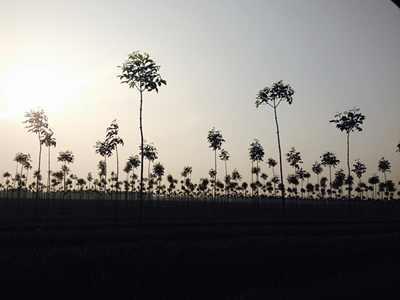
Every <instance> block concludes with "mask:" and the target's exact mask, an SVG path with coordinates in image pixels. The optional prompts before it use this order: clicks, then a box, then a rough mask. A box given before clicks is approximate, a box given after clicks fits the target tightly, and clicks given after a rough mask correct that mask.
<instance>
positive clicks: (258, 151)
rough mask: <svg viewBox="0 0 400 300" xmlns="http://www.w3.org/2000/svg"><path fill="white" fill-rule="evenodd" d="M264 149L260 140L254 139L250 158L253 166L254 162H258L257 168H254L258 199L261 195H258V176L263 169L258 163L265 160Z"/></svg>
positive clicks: (250, 149)
mask: <svg viewBox="0 0 400 300" xmlns="http://www.w3.org/2000/svg"><path fill="white" fill-rule="evenodd" d="M264 154H265V152H264V148H263V147H262V146H261V144H260V142H259V141H258V139H254V140H253V142H252V143H251V144H250V148H249V156H250V160H251V164H252V165H253V163H254V162H256V167H255V168H252V174H256V178H257V180H256V185H257V197H258V195H259V193H258V183H257V182H259V180H258V174H259V173H260V171H261V169H260V168H259V167H258V163H259V162H260V161H262V160H263V158H264ZM251 178H252V181H253V175H252V177H251Z"/></svg>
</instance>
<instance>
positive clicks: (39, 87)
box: [5, 67, 84, 112]
mask: <svg viewBox="0 0 400 300" xmlns="http://www.w3.org/2000/svg"><path fill="white" fill-rule="evenodd" d="M83 84H84V83H83V82H82V81H67V80H66V79H65V78H64V77H63V76H61V75H60V74H59V73H57V72H55V71H53V70H50V69H47V68H43V67H30V68H26V69H23V70H20V71H18V72H17V73H15V74H14V75H13V76H11V78H10V79H9V81H8V83H7V85H6V89H5V96H6V101H7V103H8V106H9V110H10V111H12V112H25V111H27V110H29V109H34V108H36V107H41V108H43V109H44V110H45V111H46V112H49V111H52V110H54V109H55V108H56V107H58V106H60V105H61V104H63V103H65V102H66V101H68V99H69V97H70V95H71V93H72V92H73V91H75V90H76V89H77V88H79V87H80V86H82V85H83Z"/></svg>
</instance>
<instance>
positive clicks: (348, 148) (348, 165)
mask: <svg viewBox="0 0 400 300" xmlns="http://www.w3.org/2000/svg"><path fill="white" fill-rule="evenodd" d="M347 173H348V179H349V183H348V185H349V186H348V188H349V201H350V200H351V186H350V133H347Z"/></svg>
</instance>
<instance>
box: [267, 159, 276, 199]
mask: <svg viewBox="0 0 400 300" xmlns="http://www.w3.org/2000/svg"><path fill="white" fill-rule="evenodd" d="M267 164H268V168H272V178H275V171H274V167H275V166H276V165H277V164H278V163H277V161H276V160H275V159H273V158H272V157H270V158H268V160H267ZM273 184H274V193H275V195H276V186H275V180H274V181H273Z"/></svg>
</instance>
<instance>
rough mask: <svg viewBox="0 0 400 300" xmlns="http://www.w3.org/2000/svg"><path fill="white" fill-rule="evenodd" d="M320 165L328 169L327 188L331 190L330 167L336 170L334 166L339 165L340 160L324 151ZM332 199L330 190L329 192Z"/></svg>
mask: <svg viewBox="0 0 400 300" xmlns="http://www.w3.org/2000/svg"><path fill="white" fill-rule="evenodd" d="M320 158H321V163H322V165H323V166H324V167H326V166H328V167H329V186H330V188H331V189H332V167H334V168H336V166H337V165H338V164H339V163H340V160H338V159H337V157H336V155H335V154H334V153H332V152H329V151H326V152H325V153H324V154H322V156H321V157H320ZM330 194H331V197H332V190H331V193H330Z"/></svg>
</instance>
